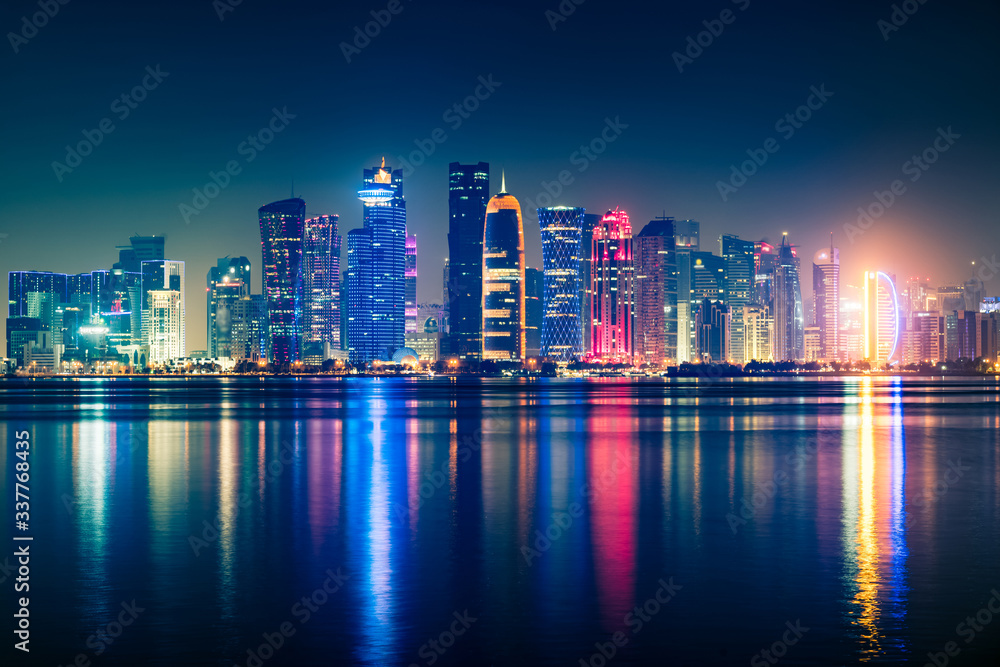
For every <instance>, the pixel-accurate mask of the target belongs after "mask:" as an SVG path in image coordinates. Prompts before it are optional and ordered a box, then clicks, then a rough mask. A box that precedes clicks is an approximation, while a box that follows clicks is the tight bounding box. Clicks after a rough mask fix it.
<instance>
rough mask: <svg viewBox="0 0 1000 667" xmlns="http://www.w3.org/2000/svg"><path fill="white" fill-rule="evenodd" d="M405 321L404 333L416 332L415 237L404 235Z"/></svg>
mask: <svg viewBox="0 0 1000 667" xmlns="http://www.w3.org/2000/svg"><path fill="white" fill-rule="evenodd" d="M404 309H405V311H406V322H405V326H404V330H405V333H407V334H413V333H417V310H418V306H417V237H416V236H407V237H406V303H405V304H404Z"/></svg>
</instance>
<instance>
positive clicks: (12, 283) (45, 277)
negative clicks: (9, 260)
mask: <svg viewBox="0 0 1000 667" xmlns="http://www.w3.org/2000/svg"><path fill="white" fill-rule="evenodd" d="M32 293H36V294H37V293H44V294H51V295H52V298H53V300H54V301H55V302H56V303H65V302H66V296H67V294H66V274H65V273H50V272H48V271H10V272H9V273H8V274H7V298H8V306H7V316H8V317H29V315H28V295H29V294H32Z"/></svg>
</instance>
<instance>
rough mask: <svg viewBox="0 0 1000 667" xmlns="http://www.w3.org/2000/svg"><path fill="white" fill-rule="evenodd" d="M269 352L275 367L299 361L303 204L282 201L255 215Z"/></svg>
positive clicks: (261, 209)
mask: <svg viewBox="0 0 1000 667" xmlns="http://www.w3.org/2000/svg"><path fill="white" fill-rule="evenodd" d="M257 214H258V219H259V221H260V243H261V259H262V261H261V266H262V268H263V272H264V273H263V280H262V282H263V285H264V294H265V296H266V297H267V311H268V318H269V323H268V328H269V330H270V334H271V350H270V354H269V355H268V356H269V357H270V358H271V359H272V360H273V361H274V362H275V363H277V364H290V363H294V362H296V361H298V360H299V352H300V350H301V347H302V239H303V234H304V231H305V220H306V203H305V201H303V200H302V199H298V198H295V199H284V200H282V201H277V202H274V203H271V204H267V205H266V206H262V207H260V209H259V210H258V211H257Z"/></svg>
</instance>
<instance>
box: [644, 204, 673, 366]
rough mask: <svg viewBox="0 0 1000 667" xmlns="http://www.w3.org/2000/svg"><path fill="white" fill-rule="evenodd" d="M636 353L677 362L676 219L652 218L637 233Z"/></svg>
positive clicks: (649, 360) (657, 363) (651, 359)
mask: <svg viewBox="0 0 1000 667" xmlns="http://www.w3.org/2000/svg"><path fill="white" fill-rule="evenodd" d="M634 244H635V317H636V344H635V345H636V354H637V355H638V356H639V357H640V358H641V359H642V360H643V361H644V362H645V363H648V364H652V365H653V366H664V365H667V364H674V363H676V362H677V254H676V252H675V250H674V219H673V218H668V217H662V218H657V219H656V220H651V221H650V222H649V224H647V225H646V226H645V227H643V228H642V231H641V232H639V233H638V234H636V236H635V239H634Z"/></svg>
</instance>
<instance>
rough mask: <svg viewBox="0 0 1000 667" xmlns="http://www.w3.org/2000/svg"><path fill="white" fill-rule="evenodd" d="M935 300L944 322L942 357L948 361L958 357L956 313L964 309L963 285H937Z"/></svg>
mask: <svg viewBox="0 0 1000 667" xmlns="http://www.w3.org/2000/svg"><path fill="white" fill-rule="evenodd" d="M936 300H937V308H938V310H939V312H940V313H941V315H942V316H943V317H944V322H945V349H944V358H945V359H946V360H948V361H951V360H954V359H958V358H959V350H958V313H959V312H961V311H964V310H965V286H964V285H949V286H944V287H939V288H938V289H937V299H936Z"/></svg>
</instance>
